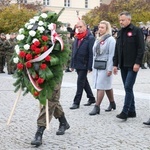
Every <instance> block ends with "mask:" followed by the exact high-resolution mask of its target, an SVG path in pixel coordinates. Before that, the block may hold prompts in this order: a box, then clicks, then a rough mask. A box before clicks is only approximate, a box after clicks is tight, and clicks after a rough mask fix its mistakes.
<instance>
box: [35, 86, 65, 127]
mask: <svg viewBox="0 0 150 150" xmlns="http://www.w3.org/2000/svg"><path fill="white" fill-rule="evenodd" d="M60 88H61V84H57V85H56V87H55V89H54V91H53V94H52V98H51V99H49V101H48V108H49V121H51V119H52V117H53V116H54V117H55V118H56V119H57V118H60V117H61V116H62V115H64V111H63V108H62V106H61V104H60V102H59V98H60ZM37 125H38V126H45V127H46V109H45V106H43V107H42V108H41V110H40V114H39V117H38V119H37Z"/></svg>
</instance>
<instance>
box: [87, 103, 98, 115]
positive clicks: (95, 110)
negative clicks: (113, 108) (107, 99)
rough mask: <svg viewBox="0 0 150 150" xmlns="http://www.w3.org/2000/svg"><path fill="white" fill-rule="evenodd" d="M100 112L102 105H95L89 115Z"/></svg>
mask: <svg viewBox="0 0 150 150" xmlns="http://www.w3.org/2000/svg"><path fill="white" fill-rule="evenodd" d="M96 114H100V107H99V106H98V105H95V106H94V108H93V110H92V111H91V112H90V113H89V115H96Z"/></svg>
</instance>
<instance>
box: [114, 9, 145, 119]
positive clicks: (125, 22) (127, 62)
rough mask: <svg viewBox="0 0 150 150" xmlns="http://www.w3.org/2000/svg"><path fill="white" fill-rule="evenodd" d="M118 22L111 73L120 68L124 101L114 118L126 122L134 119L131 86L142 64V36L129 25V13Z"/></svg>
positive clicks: (122, 15) (123, 15)
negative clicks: (130, 118)
mask: <svg viewBox="0 0 150 150" xmlns="http://www.w3.org/2000/svg"><path fill="white" fill-rule="evenodd" d="M119 22H120V26H121V30H120V31H119V32H118V34H117V38H116V49H115V54H114V58H113V66H114V68H113V71H114V74H117V71H118V69H117V68H118V67H119V68H120V71H121V77H122V81H123V84H124V89H125V99H124V106H123V109H122V112H121V113H120V114H118V115H117V116H116V117H117V118H119V119H124V120H127V118H129V117H136V110H135V101H134V93H133V86H134V83H135V80H136V76H137V73H138V71H139V69H140V66H141V64H142V58H143V53H144V36H143V33H142V30H141V29H140V28H138V27H136V26H134V25H133V24H132V23H131V15H130V13H129V12H127V11H124V12H122V13H120V14H119Z"/></svg>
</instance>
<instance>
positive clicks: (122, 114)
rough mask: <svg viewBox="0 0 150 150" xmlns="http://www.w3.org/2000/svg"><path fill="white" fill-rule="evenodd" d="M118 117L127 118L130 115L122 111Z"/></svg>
mask: <svg viewBox="0 0 150 150" xmlns="http://www.w3.org/2000/svg"><path fill="white" fill-rule="evenodd" d="M116 117H117V118H119V119H124V120H127V118H128V115H127V114H125V113H124V112H121V113H120V114H118V115H117V116H116Z"/></svg>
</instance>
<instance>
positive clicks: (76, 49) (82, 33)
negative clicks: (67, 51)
mask: <svg viewBox="0 0 150 150" xmlns="http://www.w3.org/2000/svg"><path fill="white" fill-rule="evenodd" d="M76 29H77V32H78V33H77V34H76V35H75V41H74V43H73V47H72V58H71V70H72V71H73V70H74V69H76V72H77V75H78V79H77V91H76V95H75V97H74V100H73V105H72V106H71V107H70V109H77V108H79V106H80V101H81V98H82V93H83V89H84V90H85V92H86V94H87V98H89V99H88V102H87V104H85V106H89V105H91V104H92V103H95V97H94V96H93V93H92V90H91V87H90V85H89V82H88V79H87V73H89V72H91V71H92V63H93V51H92V48H93V44H94V41H95V38H94V36H93V35H92V34H91V32H90V31H89V30H88V29H87V26H86V23H85V22H84V21H83V20H79V21H78V22H77V25H76Z"/></svg>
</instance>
